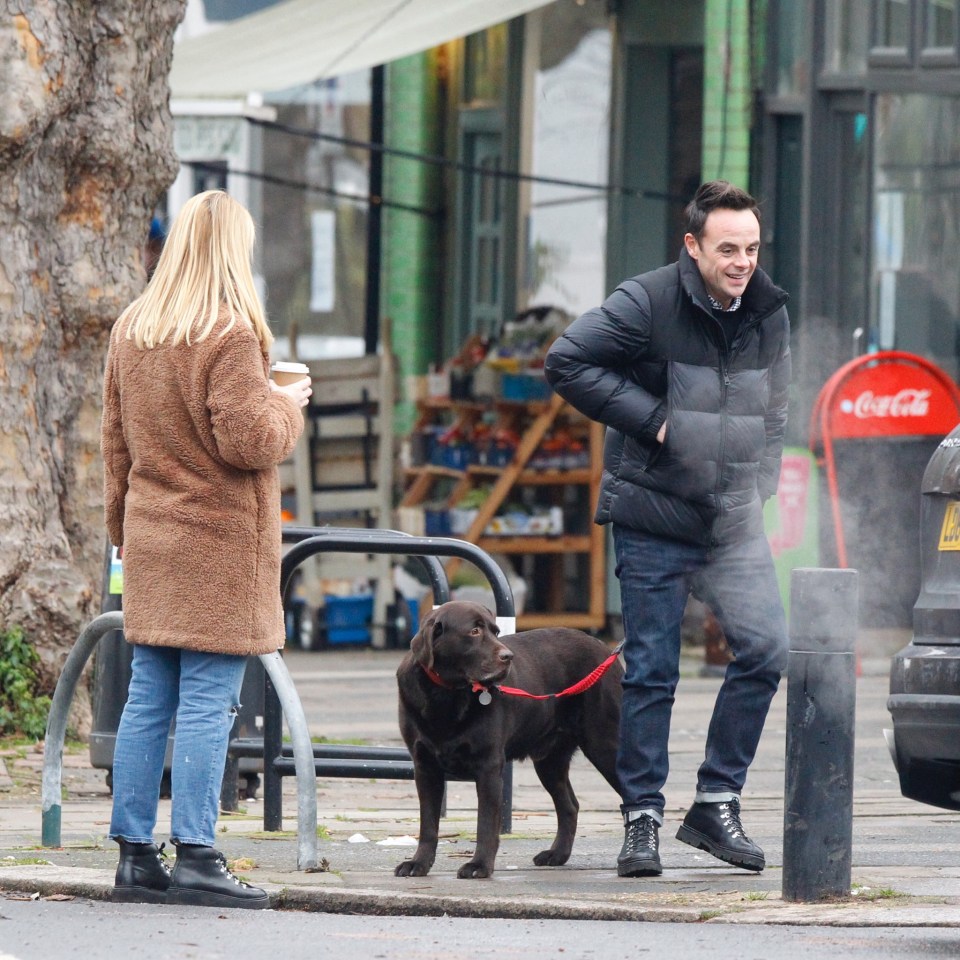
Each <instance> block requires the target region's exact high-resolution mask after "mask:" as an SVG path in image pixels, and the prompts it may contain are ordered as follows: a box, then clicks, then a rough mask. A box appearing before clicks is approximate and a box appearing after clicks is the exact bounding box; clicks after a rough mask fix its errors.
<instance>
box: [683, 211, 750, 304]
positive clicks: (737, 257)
mask: <svg viewBox="0 0 960 960" xmlns="http://www.w3.org/2000/svg"><path fill="white" fill-rule="evenodd" d="M683 242H684V243H685V244H686V247H687V253H689V254H690V256H691V257H693V259H694V260H696V261H697V266H698V267H699V268H700V275H701V276H702V277H703V282H704V285H705V286H706V288H707V293H709V294H710V296H712V297H713V299H714V300H717V301H718V302H719V303H720V305H721V306H722V307H723V308H724V309H726V308H727V307H729V306H730V303H731V301H733V300H734V299H735V298H736V297H741V296H743V292H744V290H746V289H747V284H748V283H749V282H750V278H751V277H752V276H753V271H754V270H756V269H757V255H758V254H759V252H760V224H759V222H758V221H757V218H756V215H755V214H754V213H753V211H752V210H724V209H719V210H712V211H711V212H710V213H709V214H707V221H706V223H705V224H704V226H703V235H702V236H701V237H700V241H699V242H698V241H697V238H696V237H694V235H693V234H692V233H688V234H687V235H686V236H685V237H684V238H683Z"/></svg>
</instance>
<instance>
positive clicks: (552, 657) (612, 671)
mask: <svg viewBox="0 0 960 960" xmlns="http://www.w3.org/2000/svg"><path fill="white" fill-rule="evenodd" d="M497 634H498V629H497V624H496V621H495V619H494V617H493V615H492V614H491V613H490V611H489V610H487V608H486V607H484V606H482V605H481V604H479V603H467V602H464V601H452V602H450V603H445V604H443V605H442V606H440V607H437V609H436V610H433V611H431V612H430V613H429V614H428V615H427V616H426V617H425V618H424V619H423V622H422V623H421V625H420V631H419V632H418V633H417V635H416V636H415V637H414V638H413V640H412V641H411V644H410V652H409V653H408V654H407V656H406V657H404V659H403V661H402V663H401V664H400V667H399V668H398V670H397V682H398V684H399V687H400V731H401V733H402V734H403V739H404V740H405V741H406V744H407V747H408V749H409V750H410V754H411V756H412V757H413V765H414V775H415V779H416V784H417V794H418V796H419V800H420V842H419V845H418V846H417V849H416V852H415V853H414V855H413V857H412V859H410V860H405V861H404V862H403V863H401V864H400V865H399V866H398V867H397V868H396V870H395V871H394V872H395V873H396V875H397V876H399V877H422V876H425V875H426V873H427V872H428V871H429V870H430V868H431V867H432V866H433V862H434V859H435V858H436V854H437V837H438V832H439V827H440V809H441V804H442V802H443V790H444V785H445V782H446V780H447V779H453V780H473V781H475V782H476V785H477V846H476V851H475V853H474V856H473V859H472V860H470V861H469V862H468V863H465V864H464V865H463V866H462V867H461V868H460V869H459V870H458V871H457V876H459V877H466V878H480V877H489V876H490V875H491V874H492V873H493V865H494V860H495V859H496V856H497V848H498V846H499V845H500V817H501V802H502V795H503V768H504V764H505V763H507V761H510V760H523V759H526V758H527V757H531V758H532V759H533V766H534V769H535V770H536V771H537V776H538V777H539V778H540V782H541V783H542V784H543V785H544V787H545V788H546V790H547V792H548V793H549V794H550V796H551V797H552V798H553V803H554V806H555V807H556V811H557V835H556V837H555V838H554V841H553V844H552V846H551V847H550V848H549V849H548V850H543V851H542V852H540V853H538V854H537V855H536V856H535V857H534V858H533V862H534V863H535V864H536V865H537V866H559V865H560V864H562V863H566V862H567V859H568V858H569V856H570V850H571V848H572V846H573V839H574V837H575V836H576V832H577V811H578V809H579V804H578V803H577V798H576V796H575V795H574V792H573V787H572V786H571V784H570V775H569V774H570V760H571V758H572V757H573V754H574V752H575V751H576V750H577V748H579V749H581V750H582V751H583V753H584V756H586V757H587V759H588V760H590V762H591V763H592V764H593V765H594V766H595V767H596V768H597V769H598V770H599V771H600V773H601V774H603V776H604V777H605V778H606V780H607V782H608V783H609V784H610V786H612V787H613V789H614V790H616V791H617V793H618V794H619V793H620V785H619V781H618V779H617V773H616V754H617V740H618V737H619V724H620V680H621V677H622V669H621V666H620V663H619V661H614V662H613V663H612V664H611V665H610V667H609V669H608V670H607V671H606V672H605V673H604V674H603V675H602V677H601V678H600V679H599V681H597V682H595V683H594V684H593V685H592V686H589V688H587V689H585V690H583V692H580V693H574V694H570V695H564V696H562V697H549V698H546V699H541V700H537V699H531V698H528V697H524V696H521V695H520V694H519V692H516V691H522V692H526V693H529V694H533V695H535V696H539V695H544V694H558V693H561V692H562V691H565V690H567V689H568V688H570V687H571V686H575V685H577V684H578V683H579V682H580V681H581V680H584V678H587V677H589V676H590V674H591V673H592V672H593V671H594V670H595V669H597V667H599V666H600V664H602V663H603V661H604V660H605V659H607V657H608V656H609V651H608V650H607V648H606V647H605V646H604V644H603V643H602V642H601V641H600V640H597V639H596V638H595V637H591V636H590V635H589V634H586V633H583V632H582V631H580V630H570V629H567V628H556V629H542V630H528V631H526V632H524V633H518V634H516V635H514V636H511V637H507V638H505V640H504V641H501V640H500V639H499V638H498V636H497ZM507 688H509V689H510V690H512V691H515V692H507Z"/></svg>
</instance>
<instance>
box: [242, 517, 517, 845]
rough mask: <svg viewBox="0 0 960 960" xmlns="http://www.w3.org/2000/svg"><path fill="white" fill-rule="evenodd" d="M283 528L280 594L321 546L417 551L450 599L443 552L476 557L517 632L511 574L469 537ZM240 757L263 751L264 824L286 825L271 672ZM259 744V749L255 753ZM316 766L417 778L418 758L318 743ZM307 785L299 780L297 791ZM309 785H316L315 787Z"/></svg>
mask: <svg viewBox="0 0 960 960" xmlns="http://www.w3.org/2000/svg"><path fill="white" fill-rule="evenodd" d="M284 533H285V535H289V537H290V539H292V540H295V541H297V542H296V543H295V545H294V546H293V547H291V549H290V550H289V551H288V552H287V554H286V556H285V557H284V558H283V561H282V563H281V568H280V590H281V596H283V597H284V598H286V594H287V591H288V589H289V586H290V580H291V578H292V576H293V573H294V571H295V570H296V568H297V567H298V566H299V565H300V564H301V563H303V561H304V560H306V559H307V558H308V557H311V556H313V555H314V554H317V553H321V552H331V553H378V552H379V553H390V554H397V555H401V556H411V557H413V556H416V557H420V558H423V560H424V561H426V562H427V565H428V570H429V571H431V581H432V582H433V583H434V590H435V592H434V598H435V600H437V601H438V602H440V603H442V602H445V601H446V600H447V599H448V598H449V589H448V587H447V581H446V574H445V573H444V572H443V567H442V566H441V564H440V562H439V560H438V559H437V558H438V557H459V558H461V559H463V560H469V561H470V562H471V563H473V564H475V565H476V566H477V567H478V568H479V569H480V570H481V572H482V573H483V574H484V575H485V576H486V578H487V580H488V582H489V583H490V586H491V588H492V590H493V595H494V602H495V606H496V618H497V624H498V626H499V627H500V632H501V635H502V636H509V635H510V634H513V633H515V632H516V612H515V607H514V601H513V592H512V590H511V589H510V583H509V581H508V580H507V577H506V574H504V572H503V571H502V570H501V569H500V567H499V566H498V565H497V564H496V562H495V561H494V560H493V558H492V557H490V555H489V554H488V553H486V552H485V551H483V550H481V549H480V548H479V547H478V546H476V545H475V544H472V543H468V542H467V541H465V540H456V539H453V538H447V537H413V536H409V535H407V534H404V533H401V532H399V531H396V530H377V529H360V530H357V529H350V528H332V527H327V528H316V529H314V530H311V529H310V528H302V527H301V528H286V529H285V530H284ZM231 751H232V752H233V753H235V754H236V756H241V755H243V756H250V755H260V752H261V751H262V756H263V758H264V759H263V828H264V830H280V829H281V828H282V824H283V799H282V778H283V777H284V776H288V775H289V774H290V773H292V772H293V771H292V767H291V759H290V757H289V752H288V751H285V750H284V748H283V744H282V720H281V717H280V714H279V712H278V711H277V710H276V708H275V696H274V694H273V691H272V690H271V688H270V683H269V679H268V682H267V684H266V689H265V693H264V717H263V744H262V745H261V744H260V743H259V741H243V742H240V741H234V743H233V744H231ZM254 751H256V753H254ZM313 757H314V772H315V774H316V776H324V777H382V778H384V779H404V780H412V779H413V776H414V774H413V761H412V759H411V758H410V754H409V752H408V751H407V750H406V748H403V747H352V746H336V745H335V746H331V745H324V744H318V745H315V746H314V747H313ZM300 789H302V785H301V781H300V780H299V779H298V790H300ZM311 789H314V790H315V787H312V788H311ZM512 795H513V766H512V764H507V766H506V768H505V770H504V789H503V821H502V822H503V832H504V833H510V832H511V830H512Z"/></svg>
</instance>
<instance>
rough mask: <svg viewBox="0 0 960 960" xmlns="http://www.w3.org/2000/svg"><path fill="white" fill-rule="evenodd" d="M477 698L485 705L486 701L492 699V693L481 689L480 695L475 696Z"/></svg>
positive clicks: (488, 701)
mask: <svg viewBox="0 0 960 960" xmlns="http://www.w3.org/2000/svg"><path fill="white" fill-rule="evenodd" d="M477 699H478V700H479V701H480V703H482V704H483V705H484V706H486V705H487V704H488V703H490V702H491V701H492V700H493V695H492V694H491V693H490V691H489V690H481V691H480V696H479V697H477Z"/></svg>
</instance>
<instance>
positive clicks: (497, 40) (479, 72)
mask: <svg viewBox="0 0 960 960" xmlns="http://www.w3.org/2000/svg"><path fill="white" fill-rule="evenodd" d="M507 40H508V36H507V24H505V23H499V24H497V25H496V26H495V27H491V28H490V29H489V30H483V31H482V32H480V33H474V34H471V35H470V36H469V37H467V39H466V42H465V44H464V65H463V100H464V103H467V104H478V103H500V101H501V100H502V99H503V95H504V90H505V84H506V80H507Z"/></svg>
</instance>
